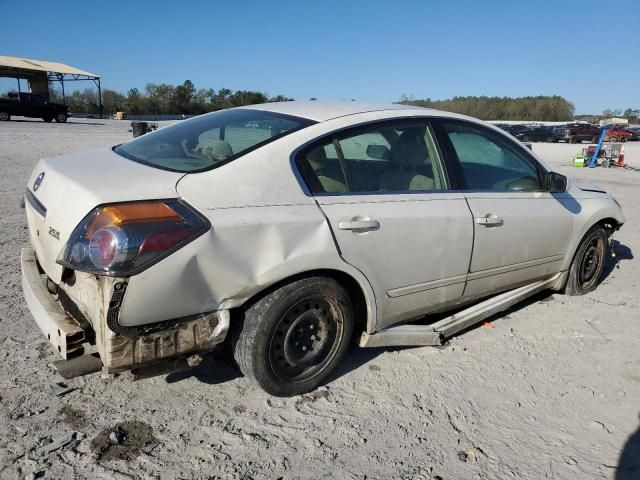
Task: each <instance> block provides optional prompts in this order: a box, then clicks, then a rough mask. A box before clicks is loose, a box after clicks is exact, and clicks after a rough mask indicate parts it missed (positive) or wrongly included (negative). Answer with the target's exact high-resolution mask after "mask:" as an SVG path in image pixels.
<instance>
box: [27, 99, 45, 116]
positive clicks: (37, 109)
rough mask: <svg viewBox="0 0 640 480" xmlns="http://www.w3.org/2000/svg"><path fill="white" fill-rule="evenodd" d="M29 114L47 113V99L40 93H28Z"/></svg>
mask: <svg viewBox="0 0 640 480" xmlns="http://www.w3.org/2000/svg"><path fill="white" fill-rule="evenodd" d="M29 97H30V98H29V100H30V102H31V116H33V117H45V116H47V114H48V108H47V101H46V100H45V99H44V98H43V97H41V96H40V95H30V96H29Z"/></svg>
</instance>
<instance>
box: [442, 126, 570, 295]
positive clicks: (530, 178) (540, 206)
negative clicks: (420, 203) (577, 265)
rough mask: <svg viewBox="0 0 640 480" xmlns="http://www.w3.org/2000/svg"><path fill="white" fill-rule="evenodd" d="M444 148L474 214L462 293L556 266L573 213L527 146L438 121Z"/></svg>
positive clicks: (497, 287)
mask: <svg viewBox="0 0 640 480" xmlns="http://www.w3.org/2000/svg"><path fill="white" fill-rule="evenodd" d="M438 131H439V137H440V138H442V139H443V143H444V144H445V145H444V146H443V148H444V149H445V150H446V151H447V153H448V154H449V155H451V156H453V157H454V159H455V160H454V162H455V164H456V165H457V174H458V176H459V179H460V183H461V185H462V188H463V191H464V195H465V198H466V199H467V202H468V203H469V208H470V209H471V212H472V214H473V218H474V244H473V255H472V259H471V266H470V269H469V277H468V282H467V287H466V289H465V292H464V295H465V297H474V296H484V295H489V294H492V293H496V292H498V291H501V290H507V289H510V288H515V287H517V286H520V285H523V284H526V283H529V282H533V281H535V280H537V279H541V278H544V277H548V276H551V275H553V274H554V273H557V272H558V271H560V269H561V265H562V262H563V259H564V256H565V255H566V253H567V248H568V245H569V241H570V238H571V230H572V223H573V220H572V218H571V217H572V215H574V213H572V212H571V211H570V210H569V209H568V208H566V207H565V206H563V205H562V204H561V203H560V202H559V201H558V200H557V199H556V198H554V196H553V194H551V193H550V192H549V191H547V189H546V171H545V170H544V168H543V166H542V165H541V164H540V163H539V162H538V161H537V160H536V159H535V157H533V156H532V155H531V154H530V153H529V152H528V150H527V149H526V147H524V146H523V145H521V144H520V143H519V142H517V141H516V140H512V139H510V138H508V137H506V136H505V135H503V134H501V133H499V132H497V131H494V130H492V129H490V128H488V127H484V126H481V125H478V124H473V123H470V122H464V121H444V122H443V123H442V124H441V125H440V126H439V127H438Z"/></svg>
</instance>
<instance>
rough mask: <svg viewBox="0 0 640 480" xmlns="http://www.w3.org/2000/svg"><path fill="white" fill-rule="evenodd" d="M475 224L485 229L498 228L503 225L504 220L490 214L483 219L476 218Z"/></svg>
mask: <svg viewBox="0 0 640 480" xmlns="http://www.w3.org/2000/svg"><path fill="white" fill-rule="evenodd" d="M476 223H477V224H478V225H484V226H485V227H500V226H502V225H503V224H504V220H502V219H501V218H500V217H497V216H496V215H493V214H491V213H490V214H488V215H485V216H484V217H478V218H476Z"/></svg>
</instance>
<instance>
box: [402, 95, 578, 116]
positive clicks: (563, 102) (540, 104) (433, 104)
mask: <svg viewBox="0 0 640 480" xmlns="http://www.w3.org/2000/svg"><path fill="white" fill-rule="evenodd" d="M399 103H403V104H406V105H417V106H419V107H427V108H435V109H438V110H445V111H447V112H454V113H461V114H464V115H469V116H471V117H476V118H480V119H482V120H541V121H565V120H572V119H573V114H574V111H575V108H574V106H573V103H571V102H570V101H568V100H567V99H565V98H563V97H560V96H557V95H554V96H542V95H540V96H537V97H519V98H512V97H485V96H482V97H453V98H452V99H449V100H431V99H430V98H427V99H425V100H416V99H414V98H413V97H408V96H407V95H403V96H402V97H400V102H399Z"/></svg>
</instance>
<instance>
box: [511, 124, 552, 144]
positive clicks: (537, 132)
mask: <svg viewBox="0 0 640 480" xmlns="http://www.w3.org/2000/svg"><path fill="white" fill-rule="evenodd" d="M515 137H516V138H517V139H518V140H521V141H523V142H559V141H560V139H561V138H562V134H560V133H558V132H556V131H555V130H554V129H553V127H548V126H544V125H540V126H536V127H528V128H527V129H526V130H523V131H522V132H521V133H519V134H517V135H515Z"/></svg>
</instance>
